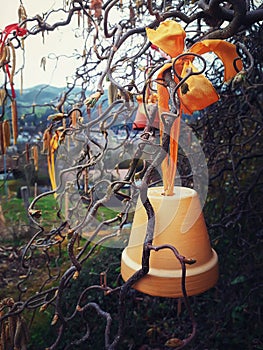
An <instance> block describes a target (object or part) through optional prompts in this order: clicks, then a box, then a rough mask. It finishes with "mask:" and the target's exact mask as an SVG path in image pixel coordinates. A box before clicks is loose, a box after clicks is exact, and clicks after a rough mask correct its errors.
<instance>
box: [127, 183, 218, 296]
mask: <svg viewBox="0 0 263 350" xmlns="http://www.w3.org/2000/svg"><path fill="white" fill-rule="evenodd" d="M162 193H163V187H152V188H149V189H148V198H149V200H150V202H151V204H152V206H153V208H154V211H155V220H156V223H155V231H154V239H153V245H154V246H159V245H162V244H170V245H172V246H174V247H175V248H176V249H177V250H178V251H179V253H180V254H181V255H183V256H185V257H186V258H188V259H190V258H191V259H194V260H196V262H195V263H194V264H193V265H186V291H187V294H188V295H189V296H191V295H197V294H200V293H203V292H205V291H206V290H208V289H209V288H211V287H213V286H214V285H215V284H216V282H217V280H218V257H217V254H216V252H215V251H214V250H213V249H212V248H211V245H210V240H209V236H208V232H207V228H206V224H205V220H204V217H203V213H202V208H201V205H200V201H199V197H198V195H197V192H196V191H195V190H193V189H190V188H186V187H179V186H178V187H175V189H174V195H172V196H164V195H162ZM146 225H147V214H146V211H145V208H144V206H143V205H142V203H141V201H140V200H138V203H137V206H136V211H135V215H134V220H133V225H132V229H131V233H130V239H129V243H128V246H127V247H126V248H125V249H124V251H123V253H122V259H121V274H122V278H123V279H124V281H127V279H129V277H131V276H132V275H133V274H134V273H135V272H136V271H137V270H139V269H141V259H142V248H143V242H144V239H145V234H146ZM181 276H182V269H181V265H180V262H179V261H178V259H177V258H176V257H175V255H174V254H173V252H172V251H171V250H170V249H162V250H159V251H157V252H156V251H151V254H150V270H149V272H148V274H147V275H146V276H144V277H143V278H142V279H140V280H139V281H138V282H136V284H134V285H133V288H134V289H136V290H138V291H140V292H143V293H146V294H149V295H152V296H162V297H169V298H178V297H182V296H183V294H182V290H181Z"/></svg>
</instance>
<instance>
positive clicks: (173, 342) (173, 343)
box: [164, 338, 184, 348]
mask: <svg viewBox="0 0 263 350" xmlns="http://www.w3.org/2000/svg"><path fill="white" fill-rule="evenodd" d="M183 344H184V342H183V341H182V340H181V339H179V338H171V339H168V340H167V342H166V343H165V344H164V345H165V346H167V347H168V348H179V346H182V345H183Z"/></svg>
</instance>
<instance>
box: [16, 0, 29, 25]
mask: <svg viewBox="0 0 263 350" xmlns="http://www.w3.org/2000/svg"><path fill="white" fill-rule="evenodd" d="M26 19H27V13H26V9H25V8H24V6H23V4H20V6H19V8H18V20H19V22H23V21H25V20H26ZM23 27H24V28H26V23H25V24H24V25H23Z"/></svg>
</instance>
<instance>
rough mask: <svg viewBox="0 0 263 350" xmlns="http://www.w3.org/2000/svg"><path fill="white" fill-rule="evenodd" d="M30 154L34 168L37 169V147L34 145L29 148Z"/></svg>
mask: <svg viewBox="0 0 263 350" xmlns="http://www.w3.org/2000/svg"><path fill="white" fill-rule="evenodd" d="M31 154H32V158H33V161H34V167H35V170H36V171H38V147H37V146H36V145H35V146H33V147H32V148H31Z"/></svg>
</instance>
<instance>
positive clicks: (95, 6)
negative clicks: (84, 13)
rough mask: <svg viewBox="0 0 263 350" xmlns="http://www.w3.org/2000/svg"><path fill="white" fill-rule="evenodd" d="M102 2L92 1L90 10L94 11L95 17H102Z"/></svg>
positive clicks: (98, 0)
mask: <svg viewBox="0 0 263 350" xmlns="http://www.w3.org/2000/svg"><path fill="white" fill-rule="evenodd" d="M102 5H103V3H102V0H91V3H90V9H91V10H93V11H94V16H95V17H96V18H100V17H101V15H102Z"/></svg>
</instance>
